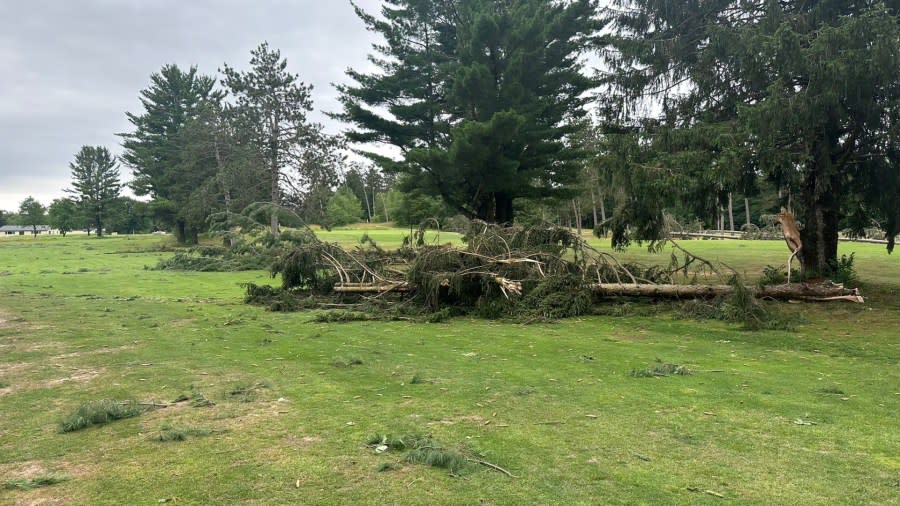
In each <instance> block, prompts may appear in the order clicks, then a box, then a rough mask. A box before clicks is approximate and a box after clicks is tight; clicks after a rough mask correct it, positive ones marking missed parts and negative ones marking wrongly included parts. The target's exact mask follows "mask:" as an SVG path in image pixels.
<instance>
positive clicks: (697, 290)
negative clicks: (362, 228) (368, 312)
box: [334, 282, 864, 302]
mask: <svg viewBox="0 0 900 506" xmlns="http://www.w3.org/2000/svg"><path fill="white" fill-rule="evenodd" d="M414 288H415V287H414V286H410V285H409V284H408V283H406V282H397V283H378V284H369V283H342V284H338V285H335V287H334V291H335V292H337V293H384V292H409V291H412V290H413V289H414ZM746 289H747V290H748V291H749V292H750V293H751V294H752V295H753V296H754V297H756V298H759V299H763V298H765V299H776V300H805V301H810V302H825V301H831V300H844V301H850V302H864V299H863V297H862V296H860V294H859V290H857V289H848V288H844V287H843V286H841V285H825V284H809V283H791V284H784V285H767V286H747V287H746ZM591 290H592V291H593V292H594V293H596V294H598V295H601V296H608V297H656V298H665V299H695V298H707V299H708V298H714V297H721V296H723V295H729V294H731V293H733V292H734V287H733V286H732V285H652V284H632V283H622V284H619V283H610V284H600V283H596V284H593V285H591Z"/></svg>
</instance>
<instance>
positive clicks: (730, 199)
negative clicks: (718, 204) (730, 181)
mask: <svg viewBox="0 0 900 506" xmlns="http://www.w3.org/2000/svg"><path fill="white" fill-rule="evenodd" d="M728 229H729V230H731V231H732V232H734V198H733V197H732V195H731V192H728Z"/></svg>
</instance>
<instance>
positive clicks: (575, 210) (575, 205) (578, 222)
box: [572, 199, 582, 237]
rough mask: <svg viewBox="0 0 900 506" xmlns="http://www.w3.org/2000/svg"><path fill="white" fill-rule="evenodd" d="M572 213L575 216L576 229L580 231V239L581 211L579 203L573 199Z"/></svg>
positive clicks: (579, 235)
mask: <svg viewBox="0 0 900 506" xmlns="http://www.w3.org/2000/svg"><path fill="white" fill-rule="evenodd" d="M572 212H573V213H574V215H575V228H577V229H578V237H581V232H582V230H581V210H580V209H578V201H577V200H576V199H572Z"/></svg>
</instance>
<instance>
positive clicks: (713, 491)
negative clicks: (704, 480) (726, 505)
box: [703, 490, 725, 499]
mask: <svg viewBox="0 0 900 506" xmlns="http://www.w3.org/2000/svg"><path fill="white" fill-rule="evenodd" d="M703 493H704V494H709V495H711V496H713V497H721V498H722V499H724V498H725V496H724V495H723V494H720V493H718V492H716V491H715V490H704V491H703Z"/></svg>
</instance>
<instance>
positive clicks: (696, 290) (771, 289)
mask: <svg viewBox="0 0 900 506" xmlns="http://www.w3.org/2000/svg"><path fill="white" fill-rule="evenodd" d="M746 288H747V290H748V291H749V292H750V293H751V294H753V296H754V297H756V298H760V299H761V298H767V299H778V300H790V299H798V300H810V301H817V300H822V301H824V300H852V301H853V302H863V298H862V297H861V296H860V295H859V290H856V289H848V288H844V287H843V286H841V285H823V284H808V283H791V284H784V285H766V286H747V287H746ZM591 289H592V290H593V291H594V292H595V293H597V294H599V295H608V296H638V297H659V298H685V299H688V298H712V297H720V296H723V295H729V294H731V293H733V292H734V287H733V286H731V285H646V284H627V283H626V284H615V283H613V284H595V285H592V286H591ZM834 297H839V299H833V298H834Z"/></svg>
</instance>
